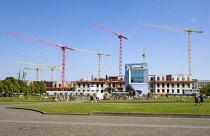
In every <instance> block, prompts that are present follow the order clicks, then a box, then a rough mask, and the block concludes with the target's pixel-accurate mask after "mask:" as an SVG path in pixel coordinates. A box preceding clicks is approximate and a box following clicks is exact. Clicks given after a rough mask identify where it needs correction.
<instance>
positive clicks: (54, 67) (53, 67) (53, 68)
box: [9, 60, 72, 81]
mask: <svg viewBox="0 0 210 136" xmlns="http://www.w3.org/2000/svg"><path fill="white" fill-rule="evenodd" d="M9 62H15V63H22V64H28V65H35V66H42V67H47V68H49V69H43V68H25V69H26V70H36V81H38V73H39V70H51V81H53V75H54V74H53V71H54V70H61V68H62V67H56V66H53V65H45V64H36V63H29V62H20V61H11V60H9ZM66 70H72V69H70V68H67V69H66Z"/></svg>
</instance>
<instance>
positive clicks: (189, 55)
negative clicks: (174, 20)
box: [137, 23, 203, 77]
mask: <svg viewBox="0 0 210 136" xmlns="http://www.w3.org/2000/svg"><path fill="white" fill-rule="evenodd" d="M137 24H139V25H146V26H153V27H160V28H166V29H174V30H181V31H186V32H188V75H189V76H190V77H191V76H192V51H191V32H196V33H198V34H200V33H203V31H194V30H191V29H186V28H180V27H171V26H160V25H153V24H144V23H137Z"/></svg>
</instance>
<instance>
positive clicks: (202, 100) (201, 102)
mask: <svg viewBox="0 0 210 136" xmlns="http://www.w3.org/2000/svg"><path fill="white" fill-rule="evenodd" d="M199 98H200V105H203V103H204V96H203V95H202V94H201V95H200V97H199Z"/></svg>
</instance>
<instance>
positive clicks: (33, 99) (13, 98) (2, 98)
mask: <svg viewBox="0 0 210 136" xmlns="http://www.w3.org/2000/svg"><path fill="white" fill-rule="evenodd" d="M29 98H30V99H26V97H25V96H24V97H23V98H19V97H0V101H14V102H52V96H48V98H47V99H42V100H40V99H39V98H40V96H30V97H29Z"/></svg>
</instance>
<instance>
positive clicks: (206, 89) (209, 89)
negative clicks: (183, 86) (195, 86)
mask: <svg viewBox="0 0 210 136" xmlns="http://www.w3.org/2000/svg"><path fill="white" fill-rule="evenodd" d="M200 92H201V93H204V94H206V96H210V83H209V84H207V85H205V86H203V87H202V88H201V89H200Z"/></svg>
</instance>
